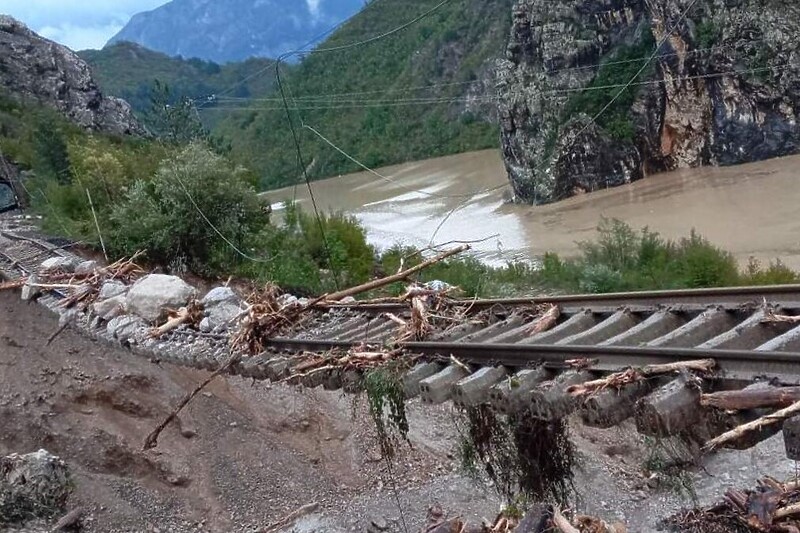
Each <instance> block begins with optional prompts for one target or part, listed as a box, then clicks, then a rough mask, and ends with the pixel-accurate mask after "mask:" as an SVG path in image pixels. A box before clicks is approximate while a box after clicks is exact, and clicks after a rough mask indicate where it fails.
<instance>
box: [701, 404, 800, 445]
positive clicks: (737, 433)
mask: <svg viewBox="0 0 800 533" xmlns="http://www.w3.org/2000/svg"><path fill="white" fill-rule="evenodd" d="M798 414H800V402H795V403H793V404H792V405H790V406H789V407H786V408H784V409H780V410H778V411H775V412H774V413H771V414H768V415H764V416H762V417H760V418H758V419H756V420H753V421H752V422H748V423H746V424H742V425H741V426H738V427H735V428H733V429H732V430H730V431H727V432H725V433H723V434H722V435H720V436H718V437H715V438H713V439H711V440H710V441H708V442H706V444H705V445H704V446H703V449H704V450H706V451H712V450H716V449H717V448H719V447H721V446H724V445H726V444H729V443H732V442H735V441H738V440H740V439H744V438H746V437H747V436H748V435H749V434H751V433H753V432H757V431H761V430H762V429H763V428H765V427H768V426H774V425H776V424H781V423H782V422H783V421H784V420H787V419H789V418H792V417H794V416H796V415H798Z"/></svg>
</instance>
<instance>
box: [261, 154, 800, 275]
mask: <svg viewBox="0 0 800 533" xmlns="http://www.w3.org/2000/svg"><path fill="white" fill-rule="evenodd" d="M378 172H379V173H380V174H381V176H377V175H375V174H372V173H368V172H362V173H358V174H350V175H346V176H341V177H337V178H331V179H328V180H324V181H319V182H315V183H313V184H312V186H313V189H314V193H315V197H316V199H317V203H318V204H319V205H320V207H321V208H323V209H325V210H334V211H344V212H347V213H351V214H353V215H355V216H356V217H358V219H359V220H361V222H362V223H363V225H364V226H365V228H366V229H367V231H368V235H369V239H370V241H371V242H372V243H373V244H374V245H376V246H378V247H380V248H383V247H388V246H391V245H393V244H395V243H404V244H410V245H415V246H427V245H428V244H429V243H430V242H434V243H443V242H448V241H455V240H479V239H486V240H485V241H483V242H480V243H477V244H475V245H474V248H475V250H476V253H477V255H478V256H479V257H480V258H481V259H483V260H484V261H487V262H490V263H495V264H496V263H502V262H505V261H508V260H512V259H532V258H535V257H537V256H541V255H542V254H543V253H545V252H548V251H553V252H558V253H560V254H565V255H570V254H575V253H576V252H577V246H576V242H577V241H582V240H587V239H591V238H592V237H593V236H594V235H595V231H596V227H597V224H598V222H599V221H600V220H601V218H602V217H609V218H611V217H613V218H619V219H621V220H624V221H626V222H628V223H629V224H631V225H632V226H634V227H637V228H638V227H644V226H648V227H649V228H650V229H651V230H653V231H657V232H659V233H660V234H661V235H663V236H665V237H668V238H673V239H675V238H680V237H683V236H686V235H688V234H689V232H690V231H691V230H692V229H693V228H694V229H696V230H697V231H698V232H700V233H701V234H702V235H704V236H705V237H707V238H708V239H709V240H711V241H712V242H713V243H715V244H717V245H718V246H721V247H722V248H724V249H726V250H728V251H730V252H732V253H733V254H734V255H735V256H736V257H737V259H738V260H739V261H740V262H742V263H746V262H747V260H748V259H749V257H751V256H752V257H756V258H757V259H759V260H762V261H769V260H773V259H780V260H782V261H783V262H784V263H786V264H787V265H789V266H791V267H793V268H795V269H800V187H798V184H800V180H799V179H798V178H800V156H792V157H785V158H779V159H773V160H770V161H764V162H759V163H750V164H746V165H740V166H735V167H725V168H703V169H692V170H681V171H675V172H669V173H664V174H657V175H653V176H650V177H648V178H646V179H644V180H641V181H638V182H635V183H632V184H630V185H625V186H622V187H617V188H612V189H608V190H604V191H599V192H595V193H591V194H585V195H582V196H577V197H574V198H570V199H568V200H565V201H562V202H558V203H555V204H551V205H546V206H535V207H532V206H527V205H515V204H510V203H508V202H507V199H508V197H509V194H510V193H509V187H508V186H507V183H508V182H507V179H506V174H505V170H504V168H503V164H502V160H501V158H500V154H499V152H498V151H496V150H486V151H481V152H472V153H467V154H460V155H455V156H448V157H442V158H438V159H431V160H427V161H420V162H415V163H408V164H404V165H398V166H393V167H388V168H384V169H380V170H379V171H378ZM295 195H296V199H297V200H298V201H299V202H300V203H301V204H302V205H304V206H306V207H308V208H310V205H309V195H308V191H307V190H306V188H305V186H302V187H297V188H296V190H295V188H287V189H281V190H277V191H270V192H268V193H266V196H267V198H269V199H270V201H272V202H273V203H274V204H275V205H274V207H275V208H276V209H279V208H280V205H279V203H280V202H282V201H283V200H286V199H291V198H293V197H295Z"/></svg>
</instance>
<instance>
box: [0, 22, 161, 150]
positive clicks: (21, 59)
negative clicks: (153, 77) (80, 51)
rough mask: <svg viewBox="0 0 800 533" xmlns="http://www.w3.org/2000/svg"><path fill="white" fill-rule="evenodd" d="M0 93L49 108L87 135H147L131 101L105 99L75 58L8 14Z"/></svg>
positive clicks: (1, 45)
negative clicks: (77, 126)
mask: <svg viewBox="0 0 800 533" xmlns="http://www.w3.org/2000/svg"><path fill="white" fill-rule="evenodd" d="M0 92H3V93H7V94H9V95H10V96H12V97H15V98H19V99H22V100H26V101H34V102H37V103H39V104H42V105H46V106H49V107H51V108H53V109H56V110H57V111H59V112H61V113H62V114H64V115H65V116H66V117H67V118H69V119H70V120H71V121H73V122H74V123H76V124H77V125H79V126H81V127H83V128H86V129H89V130H93V131H101V132H104V133H111V134H117V135H144V134H145V133H146V132H145V130H144V128H143V127H142V126H141V125H140V124H139V123H138V122H137V121H136V119H135V118H134V117H133V113H132V112H131V108H130V106H129V105H128V104H127V102H125V101H124V100H120V99H118V98H112V97H108V96H104V95H103V94H102V92H101V91H100V89H99V88H98V87H97V84H96V83H95V81H94V79H93V78H92V72H91V70H90V69H89V66H88V65H87V64H86V62H85V61H83V60H82V59H81V58H80V57H78V55H77V54H75V53H74V52H73V51H72V50H70V49H69V48H67V47H65V46H61V45H60V44H57V43H54V42H53V41H50V40H48V39H45V38H44V37H41V36H39V35H37V34H36V33H34V32H33V31H31V30H30V29H28V27H27V26H25V25H24V24H22V23H21V22H19V21H17V20H15V19H13V18H11V17H9V16H6V15H0Z"/></svg>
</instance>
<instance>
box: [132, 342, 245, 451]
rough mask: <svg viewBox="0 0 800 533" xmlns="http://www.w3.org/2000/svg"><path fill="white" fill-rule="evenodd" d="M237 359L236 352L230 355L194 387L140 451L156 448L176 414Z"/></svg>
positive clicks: (238, 355) (237, 354) (149, 437)
mask: <svg viewBox="0 0 800 533" xmlns="http://www.w3.org/2000/svg"><path fill="white" fill-rule="evenodd" d="M239 359H241V354H239V353H236V352H234V353H232V354H231V356H230V357H228V359H227V361H225V362H224V363H223V364H222V366H220V367H219V368H218V369H216V370H215V371H214V373H213V374H211V375H210V376H208V378H207V379H206V380H205V381H203V382H202V383H201V384H200V385H198V386H197V387H195V389H194V390H193V391H192V392H190V393H189V394H187V395H186V396H185V397H184V398H183V400H181V402H180V403H179V404H178V405H177V407H175V409H173V410H172V412H171V413H170V414H169V415H167V417H166V418H165V419H164V421H163V422H161V423H160V424H159V425H158V426H157V427H156V428H155V429H154V430H153V432H152V433H150V434H149V435H148V436H147V438H146V439H144V445H143V447H142V449H143V450H151V449H153V448H155V447H156V446H158V436H159V435H161V432H162V431H164V429H165V428H166V427H167V426H168V425H169V423H170V422H172V421H173V420H175V417H177V416H178V414H179V413H180V412H181V411H182V410H183V408H184V407H186V406H187V405H188V404H189V402H191V401H192V399H193V398H194V397H195V396H197V395H198V394H200V391H202V390H203V389H205V388H206V387H207V386H208V384H209V383H211V382H212V381H214V379H215V378H216V377H217V376H219V375H220V374H222V373H223V372H226V371H227V370H228V369H229V368H230V367H232V366H233V365H234V364H236V363H237V362H239Z"/></svg>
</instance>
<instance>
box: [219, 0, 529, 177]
mask: <svg viewBox="0 0 800 533" xmlns="http://www.w3.org/2000/svg"><path fill="white" fill-rule="evenodd" d="M436 3H438V0H436V1H434V0H425V1H421V2H374V3H372V4H370V5H369V6H367V7H366V8H365V9H364V10H363V11H362V12H361V13H359V14H358V15H356V16H355V17H353V18H352V19H351V20H350V21H348V22H347V23H346V24H344V25H343V26H342V27H341V28H340V29H339V30H337V31H336V32H335V33H334V34H333V35H332V36H331V37H330V38H329V39H328V40H326V41H325V42H324V43H322V44H321V45H320V47H321V48H330V47H335V46H340V45H345V44H348V43H352V42H356V41H361V40H363V39H364V38H365V36H373V35H378V34H380V33H381V32H383V31H386V30H389V29H390V28H393V27H395V26H397V24H398V21H406V20H411V19H413V18H414V17H416V16H418V15H419V14H420V13H422V12H424V11H426V10H428V9H430V8H431V7H433V5H435V4H436ZM512 4H513V1H512V0H499V1H497V2H486V1H485V0H454V1H452V2H450V3H448V4H447V5H445V6H443V7H442V8H441V9H439V10H438V11H437V12H436V13H435V14H433V15H432V16H430V17H428V18H427V19H425V21H424V22H422V23H420V24H418V25H414V26H411V27H409V28H407V29H406V30H404V31H402V32H399V33H396V34H394V35H392V36H390V37H387V38H385V39H380V40H378V41H375V42H374V43H370V44H367V45H365V46H361V47H358V48H357V49H349V50H343V51H340V52H331V53H325V54H319V55H310V56H307V57H306V58H305V59H304V60H303V61H302V63H301V64H300V65H298V66H296V67H293V70H291V71H288V72H286V73H285V74H284V75H283V76H282V78H283V79H284V81H285V84H286V87H287V88H288V90H289V93H290V94H291V102H292V103H294V102H297V104H298V107H299V108H300V109H299V110H298V111H296V112H294V113H293V120H294V121H295V125H296V126H298V127H299V124H300V123H301V120H300V119H302V122H305V123H306V124H309V125H312V126H313V127H314V128H316V129H318V130H319V131H320V132H321V133H322V134H323V135H325V136H326V137H328V138H329V139H330V140H331V141H332V142H333V143H335V144H336V145H337V146H340V147H342V148H343V149H344V150H346V151H347V152H348V153H351V154H353V155H354V156H355V157H356V158H357V159H359V160H361V161H363V162H364V163H365V164H367V165H370V166H373V167H376V166H381V165H388V164H393V163H398V162H403V161H412V160H419V159H424V158H428V157H434V156H440V155H446V154H451V153H458V152H463V151H466V150H474V149H481V148H489V147H494V146H496V145H497V131H496V130H497V127H496V125H495V124H494V123H492V122H490V121H488V120H487V119H486V118H484V117H479V113H470V114H467V115H463V118H462V116H461V114H462V112H463V111H464V103H463V102H459V101H455V102H452V103H449V102H447V101H448V100H451V99H456V100H458V99H461V98H462V97H463V96H464V95H465V94H466V93H467V91H468V90H469V89H470V86H469V85H467V83H468V82H472V81H475V80H477V79H479V78H480V77H482V76H483V73H484V72H485V71H486V70H487V69H491V68H492V67H491V61H490V60H491V59H494V58H497V57H501V56H502V55H503V52H504V49H505V46H506V40H507V35H508V31H509V29H510V24H511V19H510V18H509V17H508V16H507V14H508V12H509V10H510V9H511V6H512ZM436 84H446V85H444V86H439V87H434V88H423V89H417V90H412V91H408V90H407V88H408V87H428V86H430V85H436ZM375 91H389V92H386V93H375ZM341 93H348V94H351V95H350V96H340V97H335V98H334V100H335V101H334V102H333V103H331V100H330V99H326V100H324V101H323V100H320V99H319V98H320V96H321V95H335V94H341ZM352 93H359V94H352ZM364 93H368V94H364ZM268 96H270V97H272V98H274V97H275V96H277V94H276V93H275V92H273V93H272V94H270V95H268ZM431 98H434V99H436V100H437V102H440V103H432V104H424V103H420V102H419V101H418V100H419V99H423V100H425V99H431ZM400 100H405V102H399V101H400ZM409 100H417V101H411V102H409ZM441 100H445V102H444V103H441ZM406 104H411V105H406ZM244 107H245V109H241V110H238V111H236V110H223V108H221V107H220V108H218V109H210V110H209V111H207V112H204V116H205V117H208V116H218V115H219V114H221V113H224V114H225V117H226V118H225V119H224V120H223V121H222V123H221V124H220V125H219V128H217V129H216V130H215V133H216V134H218V135H220V136H221V137H223V138H224V139H226V141H227V142H229V143H230V146H231V151H232V154H233V155H234V157H236V158H237V160H241V161H245V162H246V163H247V165H248V166H249V167H250V168H253V169H254V170H255V171H257V172H258V173H259V174H260V175H261V179H262V181H261V186H262V187H263V188H277V187H280V186H284V185H289V184H292V183H295V182H297V180H298V176H299V175H300V170H299V168H298V164H297V158H296V152H295V150H294V146H293V142H292V138H291V134H290V131H289V124H288V122H287V118H286V115H285V112H284V110H283V108H282V106H281V105H280V103H279V102H278V103H262V102H256V103H254V104H250V105H245V106H244ZM331 107H332V108H331ZM298 133H299V136H300V144H301V148H302V151H303V154H304V155H305V164H306V165H308V167H309V172H310V174H311V177H312V179H318V178H322V177H327V176H334V175H338V174H343V173H346V172H351V171H355V170H359V168H358V167H357V166H355V165H354V164H353V163H352V162H351V161H349V160H347V159H346V158H345V157H343V156H342V155H341V154H340V153H339V152H337V151H336V150H334V149H333V148H331V147H330V146H328V145H327V144H325V143H324V142H323V141H322V140H321V139H319V138H318V137H317V136H316V135H314V134H313V133H312V132H310V131H308V130H306V129H302V128H300V129H299V132H298Z"/></svg>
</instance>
